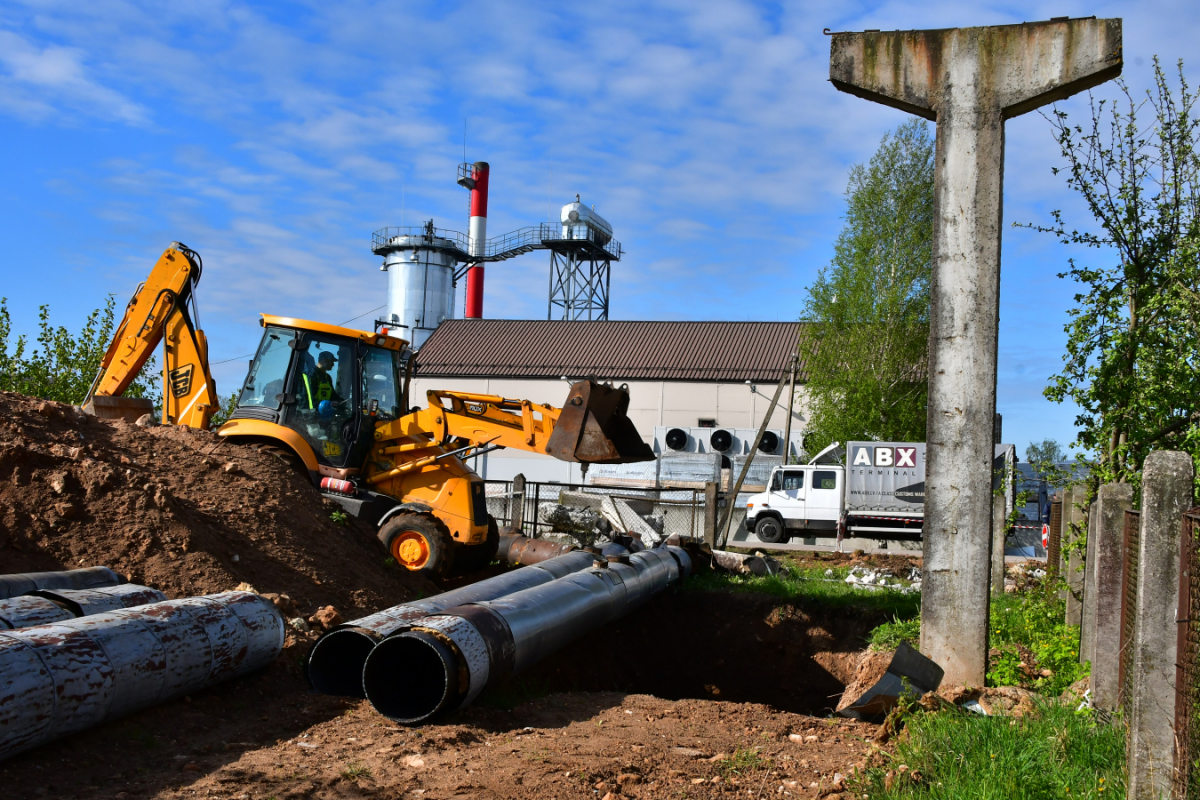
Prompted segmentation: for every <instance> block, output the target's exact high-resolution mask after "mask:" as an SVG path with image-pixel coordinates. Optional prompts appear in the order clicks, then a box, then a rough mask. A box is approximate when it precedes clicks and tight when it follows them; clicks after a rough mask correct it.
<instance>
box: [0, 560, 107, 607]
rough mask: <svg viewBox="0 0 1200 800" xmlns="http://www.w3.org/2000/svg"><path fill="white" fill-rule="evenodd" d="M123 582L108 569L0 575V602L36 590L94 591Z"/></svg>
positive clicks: (88, 568) (94, 568) (90, 568)
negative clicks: (100, 587)
mask: <svg viewBox="0 0 1200 800" xmlns="http://www.w3.org/2000/svg"><path fill="white" fill-rule="evenodd" d="M124 582H125V581H124V580H123V579H122V578H121V576H120V575H118V574H117V573H115V572H113V571H112V570H111V569H109V568H108V567H87V568H85V569H68V570H62V571H60V572H25V573H16V574H11V575H0V600H7V599H9V598H10V597H20V596H21V595H23V594H29V593H30V592H32V591H35V590H37V589H95V588H97V587H99V586H116V585H118V584H121V583H124Z"/></svg>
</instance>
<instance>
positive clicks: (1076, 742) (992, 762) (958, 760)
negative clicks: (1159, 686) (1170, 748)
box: [855, 702, 1125, 800]
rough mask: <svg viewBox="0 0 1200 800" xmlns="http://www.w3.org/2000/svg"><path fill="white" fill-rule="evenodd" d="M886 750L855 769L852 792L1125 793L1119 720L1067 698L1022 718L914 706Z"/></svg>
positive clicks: (882, 797) (875, 797)
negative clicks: (1100, 719) (877, 761)
mask: <svg viewBox="0 0 1200 800" xmlns="http://www.w3.org/2000/svg"><path fill="white" fill-rule="evenodd" d="M886 757H887V758H888V763H887V764H885V765H884V766H882V767H874V768H871V769H869V770H867V771H865V772H864V773H862V776H861V777H860V778H859V779H858V780H857V783H858V786H857V787H855V789H856V794H858V795H861V796H866V797H870V798H871V800H899V799H900V798H913V797H919V798H931V799H940V798H945V800H951V799H952V798H953V800H1035V799H1036V800H1043V799H1044V798H1092V799H1093V800H1109V798H1115V799H1119V798H1124V797H1125V775H1124V765H1125V734H1124V727H1123V726H1121V725H1106V724H1103V723H1097V722H1096V721H1095V720H1094V719H1093V717H1092V715H1091V713H1090V712H1087V711H1084V712H1076V711H1075V710H1074V707H1073V706H1072V705H1058V704H1056V703H1053V702H1043V703H1040V704H1039V706H1038V710H1037V713H1036V714H1035V715H1030V716H1026V717H1023V718H1021V719H1013V718H1011V717H983V716H978V715H975V714H969V713H966V712H961V711H941V712H934V713H926V712H918V713H915V714H912V715H910V716H908V717H907V727H906V735H904V736H902V737H901V738H900V740H899V741H898V742H897V744H896V749H895V752H894V753H892V754H890V755H888V756H886ZM902 765H903V766H904V767H905V768H906V769H905V770H903V771H901V769H900V767H901V766H902ZM888 772H891V773H892V778H891V781H890V783H891V784H892V786H891V788H890V789H889V788H888V787H887V784H888V783H889V780H888V778H887V774H888Z"/></svg>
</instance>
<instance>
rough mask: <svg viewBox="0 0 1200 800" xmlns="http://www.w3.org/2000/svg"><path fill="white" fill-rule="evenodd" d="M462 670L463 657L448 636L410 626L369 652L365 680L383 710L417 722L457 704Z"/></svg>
mask: <svg viewBox="0 0 1200 800" xmlns="http://www.w3.org/2000/svg"><path fill="white" fill-rule="evenodd" d="M459 672H460V664H459V660H458V657H457V656H456V655H455V653H454V651H453V650H451V649H450V648H449V647H448V646H447V645H446V644H445V643H444V642H442V641H440V640H439V639H437V638H436V637H434V636H431V635H430V634H428V633H425V632H424V631H405V632H404V633H401V634H397V635H396V636H392V637H389V638H387V639H384V640H383V641H382V642H380V643H379V644H378V645H376V647H375V649H374V650H372V651H371V654H370V655H369V656H367V662H366V665H365V666H364V667H363V672H362V685H363V689H364V690H365V691H366V696H367V699H368V700H370V701H371V705H373V706H374V707H375V710H376V711H378V712H379V713H380V714H383V715H384V716H385V717H387V718H388V719H391V720H395V721H396V722H399V723H400V724H402V725H416V724H418V723H421V722H424V721H425V720H428V719H431V718H432V717H435V716H437V715H438V714H440V713H442V712H444V711H450V710H452V709H453V708H454V707H455V706H456V705H457V704H458V702H459V700H460V697H459V694H460V693H459V685H458V684H459Z"/></svg>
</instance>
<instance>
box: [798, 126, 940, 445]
mask: <svg viewBox="0 0 1200 800" xmlns="http://www.w3.org/2000/svg"><path fill="white" fill-rule="evenodd" d="M933 165H934V142H933V139H932V137H931V136H930V134H929V127H928V125H927V124H926V123H925V122H924V121H922V120H911V121H909V122H906V123H904V124H903V125H901V126H900V127H898V128H896V130H894V131H892V132H891V133H889V134H887V135H885V136H884V137H883V141H882V142H880V145H879V149H878V150H877V151H876V152H875V154H874V155H873V156H872V157H871V160H870V161H869V162H868V163H867V164H865V165H863V164H858V165H856V166H855V167H854V168H853V169H851V171H850V180H849V184H848V186H847V189H846V224H845V227H844V228H843V229H842V232H841V234H840V235H839V236H838V239H837V243H836V244H835V246H834V255H833V260H832V261H831V262H830V264H829V265H828V266H826V267H824V268H822V269H821V271H820V272H819V273H818V274H817V279H816V281H815V282H814V283H813V285H812V286H810V287H809V288H808V292H807V293H808V296H807V298H806V301H805V307H804V311H803V314H802V316H801V319H802V320H803V321H805V322H807V323H808V325H807V326H806V327H807V330H808V335H807V337H806V341H807V343H808V346H807V347H806V348H805V352H804V359H805V361H804V365H803V371H804V373H805V380H806V387H805V388H806V390H807V394H808V406H809V419H808V436H807V438H806V442H805V444H806V447H807V449H808V450H809V451H815V450H817V449H820V448H822V447H825V446H826V445H827V444H829V443H830V442H833V441H841V442H845V441H848V440H896V441H924V439H925V423H926V420H925V414H926V402H927V394H928V391H927V387H926V375H925V364H926V349H927V347H928V337H929V284H930V279H931V273H932V264H933V219H934V211H933Z"/></svg>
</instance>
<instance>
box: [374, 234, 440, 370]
mask: <svg viewBox="0 0 1200 800" xmlns="http://www.w3.org/2000/svg"><path fill="white" fill-rule="evenodd" d="M391 244H392V245H393V246H395V247H396V248H397V249H395V250H392V251H391V252H389V253H388V254H387V255H386V256H384V262H383V263H384V266H385V267H386V269H387V273H388V304H387V318H388V319H389V320H392V321H393V322H396V323H399V324H400V325H407V326H408V329H407V331H405V332H403V333H401V334H400V335H401V336H403V337H404V338H406V339H408V340H409V341H410V342H411V343H412V346H413V347H414V348H420V347H421V345H423V344H424V343H425V340H426V339H428V338H429V335H430V334H432V333H433V331H434V329H435V328H436V327H437V326H438V324H440V323H441V321H442V320H444V319H451V318H452V317H453V316H454V267H455V264H456V263H457V261H456V260H455V258H454V257H453V256H452V255H451V254H450V252H449V251H450V250H451V249H452V248H453V247H454V245H453V243H452V242H450V241H449V240H446V239H440V238H437V237H433V238H432V239H427V238H426V237H423V236H398V237H396V238H395V239H393V240H392V241H391Z"/></svg>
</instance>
